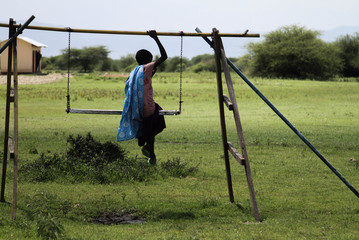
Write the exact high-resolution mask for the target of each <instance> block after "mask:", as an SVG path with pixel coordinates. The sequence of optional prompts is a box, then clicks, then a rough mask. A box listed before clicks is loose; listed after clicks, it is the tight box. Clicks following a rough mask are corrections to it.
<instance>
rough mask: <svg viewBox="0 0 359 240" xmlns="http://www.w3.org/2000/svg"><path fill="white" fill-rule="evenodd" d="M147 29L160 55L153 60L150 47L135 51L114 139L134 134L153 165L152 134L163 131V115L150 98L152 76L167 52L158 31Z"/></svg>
mask: <svg viewBox="0 0 359 240" xmlns="http://www.w3.org/2000/svg"><path fill="white" fill-rule="evenodd" d="M147 33H148V35H149V36H150V37H151V38H153V39H154V40H155V42H156V43H157V46H158V48H159V50H160V54H161V56H160V58H159V59H157V60H156V61H155V62H152V54H151V53H150V52H149V51H147V50H145V49H141V50H139V51H138V52H137V53H136V61H137V63H138V65H139V66H137V67H136V68H135V69H134V70H132V72H131V73H130V76H129V77H128V79H127V80H126V86H125V95H126V98H125V104H124V107H123V111H122V117H121V121H120V125H119V128H118V131H117V141H125V140H130V139H133V138H137V139H138V145H139V146H142V153H143V155H145V156H146V157H148V163H149V164H150V165H155V164H156V161H157V160H156V155H155V151H154V144H155V136H156V135H157V134H158V133H160V132H162V130H163V129H164V128H165V127H166V124H165V120H164V117H163V116H160V115H159V114H158V113H159V110H162V108H161V107H160V106H159V105H158V104H157V103H155V101H154V99H153V89H152V77H153V75H154V74H155V72H156V70H157V67H158V66H159V65H160V64H161V63H163V62H164V61H165V60H166V59H167V53H166V50H165V49H164V47H163V46H162V43H161V42H160V40H159V39H158V36H157V32H156V31H155V30H151V31H148V32H147Z"/></svg>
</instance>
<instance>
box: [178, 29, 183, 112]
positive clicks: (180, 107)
mask: <svg viewBox="0 0 359 240" xmlns="http://www.w3.org/2000/svg"><path fill="white" fill-rule="evenodd" d="M180 33H181V58H180V59H181V62H180V64H181V65H180V94H179V108H178V110H179V113H178V114H180V113H181V111H182V103H183V101H182V72H183V36H184V33H183V31H181V32H180Z"/></svg>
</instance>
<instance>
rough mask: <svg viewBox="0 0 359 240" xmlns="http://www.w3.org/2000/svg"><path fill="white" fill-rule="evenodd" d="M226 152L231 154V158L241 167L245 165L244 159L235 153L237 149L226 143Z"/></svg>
mask: <svg viewBox="0 0 359 240" xmlns="http://www.w3.org/2000/svg"><path fill="white" fill-rule="evenodd" d="M227 144H228V150H229V152H230V153H231V154H232V156H233V157H234V158H235V159H236V160H237V162H239V163H240V164H241V165H245V159H244V157H243V156H242V155H241V154H240V153H239V152H238V151H237V149H236V148H235V147H234V146H233V144H232V143H231V142H228V143H227Z"/></svg>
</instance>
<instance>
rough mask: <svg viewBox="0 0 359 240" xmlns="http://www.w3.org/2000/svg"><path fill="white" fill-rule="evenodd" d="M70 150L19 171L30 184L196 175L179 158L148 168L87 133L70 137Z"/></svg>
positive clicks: (193, 168) (41, 158)
mask: <svg viewBox="0 0 359 240" xmlns="http://www.w3.org/2000/svg"><path fill="white" fill-rule="evenodd" d="M67 142H68V143H69V145H70V147H69V148H68V149H67V151H66V153H65V154H62V155H59V154H53V155H51V154H44V153H43V154H41V155H40V157H39V159H37V160H36V161H34V162H32V163H29V164H26V165H24V166H23V167H22V168H21V169H20V171H21V173H22V174H23V176H24V178H25V179H26V180H29V181H35V182H47V181H55V180H62V181H72V182H83V181H87V182H92V183H115V182H119V181H147V180H150V179H154V178H156V177H157V176H162V177H166V176H173V177H186V176H188V175H191V174H195V173H196V172H197V171H198V168H197V167H190V166H188V164H187V163H183V161H182V160H181V159H180V158H174V159H173V160H168V161H167V162H164V163H162V164H161V165H160V167H159V168H158V167H151V166H149V165H148V163H147V159H145V158H137V157H127V155H126V152H125V151H124V150H123V149H122V148H121V147H120V146H119V145H117V144H114V143H111V142H105V143H100V142H98V141H95V140H94V138H93V137H92V136H91V134H90V133H88V134H87V135H86V136H81V135H78V136H77V137H74V136H72V135H70V136H69V137H68V138H67Z"/></svg>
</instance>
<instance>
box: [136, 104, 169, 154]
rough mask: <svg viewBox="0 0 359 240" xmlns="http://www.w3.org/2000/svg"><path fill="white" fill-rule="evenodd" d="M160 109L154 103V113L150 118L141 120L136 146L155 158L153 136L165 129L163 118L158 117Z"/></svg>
mask: <svg viewBox="0 0 359 240" xmlns="http://www.w3.org/2000/svg"><path fill="white" fill-rule="evenodd" d="M160 110H162V108H161V107H160V106H159V105H158V104H157V103H155V112H154V114H153V115H152V116H149V117H145V118H143V122H142V135H141V136H140V137H139V138H138V145H139V146H144V145H145V144H146V149H147V150H148V151H149V152H150V153H151V157H154V156H155V151H154V148H155V136H156V135H157V134H159V133H160V132H162V131H163V129H165V128H166V122H165V118H164V116H161V115H159V114H158V113H159V111H160Z"/></svg>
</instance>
